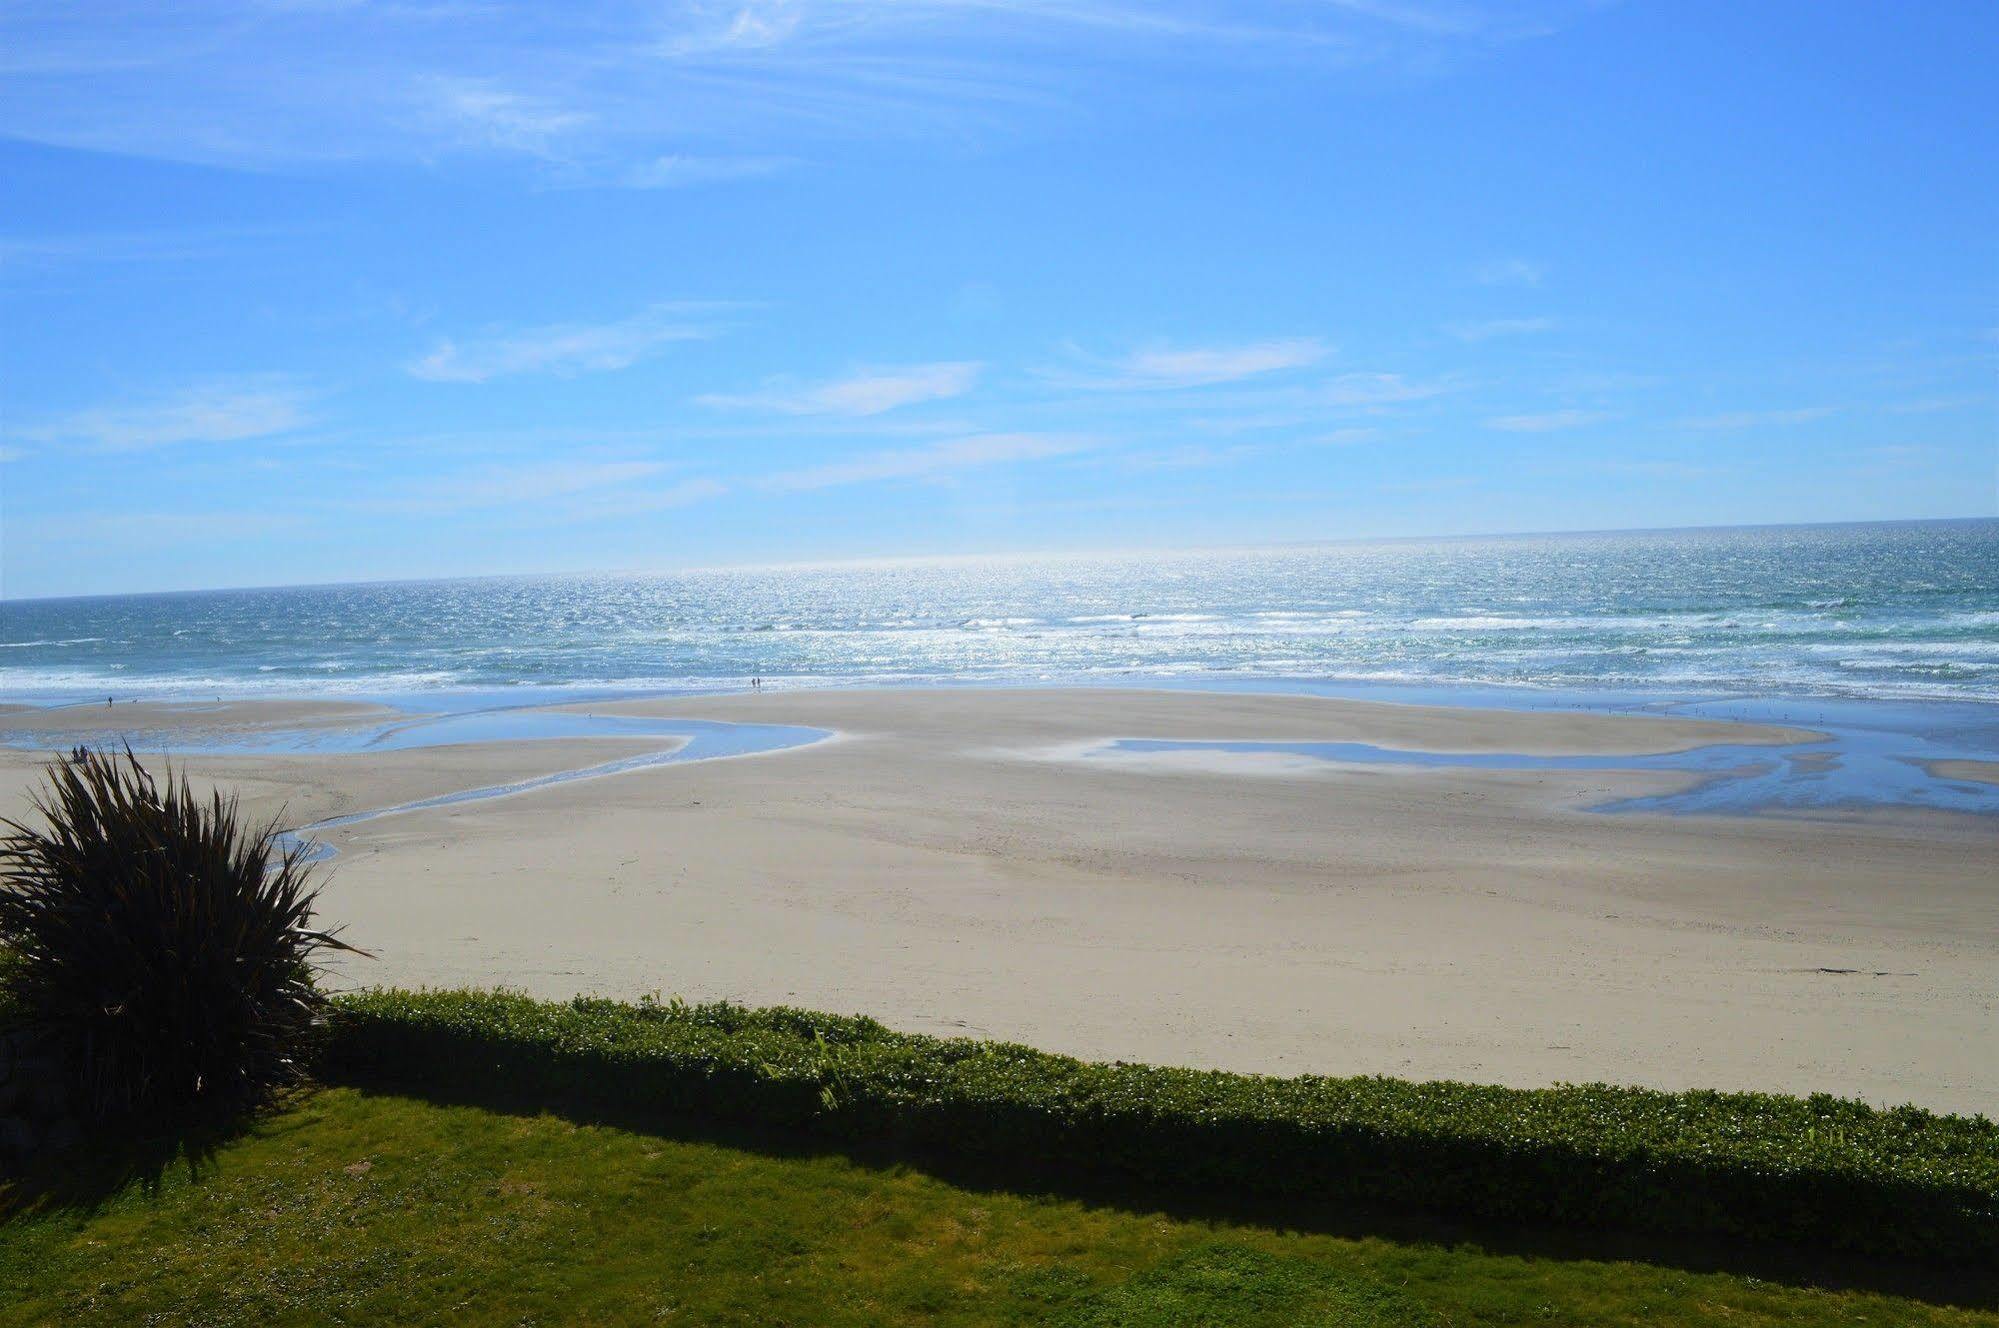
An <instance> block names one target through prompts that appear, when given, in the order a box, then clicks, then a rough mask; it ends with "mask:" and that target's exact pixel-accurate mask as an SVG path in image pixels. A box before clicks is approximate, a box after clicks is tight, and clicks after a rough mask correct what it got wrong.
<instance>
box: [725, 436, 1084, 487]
mask: <svg viewBox="0 0 1999 1328" xmlns="http://www.w3.org/2000/svg"><path fill="white" fill-rule="evenodd" d="M1092 445H1093V444H1092V443H1091V442H1090V441H1089V440H1087V439H1081V438H1074V437H1065V436H1062V435H1057V434H1036V433H989V434H977V435H974V436H973V437H970V438H955V439H952V440H950V441H949V442H943V443H936V444H933V445H931V446H929V447H912V448H901V449H896V450H890V451H881V452H869V453H866V454H865V455H862V456H857V457H852V458H849V459H847V460H844V461H830V462H827V463H825V464H824V465H818V466H807V467H804V468H802V469H799V470H790V471H785V472H782V473H780V474H777V475H773V476H771V477H769V478H768V479H767V480H765V481H764V486H765V487H766V488H770V489H776V490H780V491H786V492H790V491H796V490H801V489H827V488H832V487H834V486H836V485H842V484H864V483H868V482H871V481H880V480H919V479H940V478H943V477H945V476H947V475H950V474H953V473H955V472H957V471H962V470H971V469H976V468H979V467H984V466H998V465H1005V464H1009V463H1012V462H1020V461H1043V460H1047V459H1049V458H1051V457H1061V456H1069V455H1072V454H1074V453H1077V452H1082V451H1085V450H1087V449H1088V448H1090V447H1091V446H1092Z"/></svg>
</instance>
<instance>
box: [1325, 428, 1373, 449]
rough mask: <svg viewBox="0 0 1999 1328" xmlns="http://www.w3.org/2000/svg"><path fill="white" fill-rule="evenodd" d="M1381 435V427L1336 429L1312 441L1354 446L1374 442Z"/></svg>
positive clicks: (1330, 444) (1334, 445) (1326, 444)
mask: <svg viewBox="0 0 1999 1328" xmlns="http://www.w3.org/2000/svg"><path fill="white" fill-rule="evenodd" d="M1380 437H1382V432H1381V430H1379V429H1368V428H1356V429H1334V430H1332V431H1331V432H1330V433H1322V434H1320V435H1319V436H1318V437H1316V438H1314V439H1313V440H1312V441H1313V442H1315V443H1321V444H1324V445H1325V446H1328V447H1354V446H1357V445H1358V444H1361V443H1371V442H1374V441H1375V440H1376V439H1378V438H1380Z"/></svg>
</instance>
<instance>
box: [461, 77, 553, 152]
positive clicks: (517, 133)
mask: <svg viewBox="0 0 1999 1328" xmlns="http://www.w3.org/2000/svg"><path fill="white" fill-rule="evenodd" d="M422 87H423V99H424V100H425V101H426V103H427V105H428V108H429V113H430V114H431V115H433V116H434V117H436V118H437V119H438V120H439V121H440V122H441V123H442V125H443V126H444V132H445V133H446V135H447V136H454V137H457V138H459V139H461V140H463V141H464V142H466V143H468V144H470V145H471V146H474V147H481V148H497V149H501V150H503V151H508V152H524V153H527V154H529V155H531V156H537V157H547V156H552V155H554V154H555V152H556V149H557V147H558V146H559V145H560V144H561V143H562V141H563V140H565V139H566V138H569V137H570V136H572V135H574V134H576V133H577V132H578V131H580V130H582V129H584V128H586V127H587V126H588V125H589V124H590V123H591V120H592V118H593V117H592V116H591V115H590V114H589V113H588V112H586V111H582V110H578V109H575V108H572V107H567V106H564V105H562V104H561V103H560V102H558V101H556V100H554V99H552V98H550V97H548V96H545V95H535V94H531V93H524V92H519V91H514V90H512V89H509V88H506V87H502V86H500V85H499V84H497V83H495V82H494V81H493V80H491V79H474V78H451V77H434V78H428V79H425V80H423V83H422Z"/></svg>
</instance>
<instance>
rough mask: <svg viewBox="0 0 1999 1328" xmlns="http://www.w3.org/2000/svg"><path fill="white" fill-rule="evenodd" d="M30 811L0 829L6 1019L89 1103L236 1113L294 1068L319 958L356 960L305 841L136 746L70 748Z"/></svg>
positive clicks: (103, 1114) (307, 1028)
mask: <svg viewBox="0 0 1999 1328" xmlns="http://www.w3.org/2000/svg"><path fill="white" fill-rule="evenodd" d="M35 809H36V811H38V812H39V813H40V814H41V816H42V818H43V819H44V820H45V821H46V823H47V824H46V826H45V827H44V828H42V829H39V830H37V829H30V828H29V827H27V826H25V825H22V824H20V823H19V822H16V821H11V820H10V821H0V826H4V829H5V832H6V833H5V835H4V837H0V947H4V948H6V949H8V950H11V951H12V952H13V960H12V963H11V964H10V965H8V967H7V970H6V975H5V982H6V984H7V987H8V989H9V994H10V996H11V997H12V1002H11V1004H12V1009H11V1010H10V1012H9V1015H10V1020H11V1022H13V1023H14V1024H15V1025H16V1026H17V1027H18V1028H22V1029H24V1030H25V1031H27V1032H28V1033H29V1034H31V1035H32V1036H33V1038H34V1040H35V1041H36V1043H38V1044H39V1046H40V1048H41V1053H42V1055H43V1056H44V1057H45V1058H46V1059H47V1060H49V1061H50V1062H51V1063H53V1064H54V1065H55V1066H57V1067H59V1068H60V1071H61V1072H62V1073H63V1074H65V1075H66V1077H67V1078H68V1081H69V1082H68V1087H69V1091H70V1095H71V1099H72V1101H73V1103H74V1104H75V1106H76V1108H77V1109H79V1110H80V1111H82V1112H84V1113H86V1114H88V1115H89V1116H91V1117H94V1118H97V1119H105V1118H111V1117H119V1116H123V1115H126V1114H128V1113H134V1112H138V1113H146V1114H148V1115H157V1114H163V1113H164V1114H173V1113H179V1112H182V1111H187V1110H190V1109H194V1108H203V1109H206V1108H216V1109H220V1110H223V1111H230V1110H241V1109H247V1108H250V1107H254V1106H257V1105H260V1104H261V1103H263V1102H265V1101H267V1100H268V1099H269V1097H270V1096H271V1094H272V1093H273V1092H274V1091H275V1090H276V1089H278V1088H279V1087H280V1086H281V1085H283V1084H285V1083H287V1082H289V1081H291V1080H292V1079H294V1078H296V1076H297V1075H298V1073H299V1069H300V1062H301V1056H302V1053H303V1052H304V1050H305V1049H306V1047H307V1045H308V1041H309V1039H310V1037H311V1035H312V1033H313V1031H314V1029H315V1028H316V1027H317V1026H318V1024H319V1023H320V1020H321V1016H322V1014H323V1010H324V1002H323V998H322V997H321V995H320V992H319V989H318V987H317V986H316V985H315V983H314V976H315V971H316V970H315V967H314V962H313V961H314V957H315V956H316V955H317V954H318V953H319V952H321V951H324V950H346V951H350V952H355V953H358V951H354V947H352V946H350V945H348V944H346V943H345V942H344V941H341V940H339V939H337V938H336V937H335V936H334V935H333V934H332V933H329V932H325V931H317V930H314V929H313V928H312V926H311V922H312V912H313V902H314V899H315V897H316V895H317V893H318V890H317V888H316V887H315V886H314V885H313V884H312V882H311V880H310V876H311V872H310V869H309V867H308V866H307V864H306V862H305V860H304V858H303V856H302V853H301V848H300V847H299V846H298V845H295V844H294V845H286V844H285V843H284V842H283V841H282V840H281V839H280V838H279V835H278V832H277V827H276V824H275V822H274V823H272V824H271V825H268V826H265V827H264V828H263V829H261V830H250V829H246V828H245V827H244V826H243V824H242V823H241V821H240V818H239V816H238V813H237V805H236V799H235V798H234V797H233V796H231V797H228V798H224V797H223V795H222V794H221V793H220V792H216V793H213V794H211V795H210V796H209V797H207V798H205V799H204V798H201V797H198V796H197V795H196V794H195V792H194V790H193V789H192V788H191V787H190V786H189V784H188V782H187V779H186V777H185V776H184V775H177V774H176V773H175V772H173V771H172V770H171V769H169V770H168V771H167V773H166V776H165V779H164V781H163V782H160V781H155V780H154V778H153V777H152V776H151V775H150V774H148V773H147V772H146V770H145V769H144V768H143V767H142V766H141V765H140V764H139V762H138V760H137V758H135V757H134V756H133V755H132V752H131V750H130V749H129V748H127V749H126V750H125V751H124V752H123V753H122V754H121V753H109V754H107V753H103V752H92V751H88V750H85V749H84V748H81V747H79V748H77V749H76V750H75V751H74V752H72V753H71V754H70V755H68V756H66V757H59V758H57V760H56V761H55V762H54V763H53V764H52V765H51V766H50V768H49V771H48V785H47V787H46V789H45V790H44V791H43V792H41V793H40V794H39V795H37V797H36V799H35Z"/></svg>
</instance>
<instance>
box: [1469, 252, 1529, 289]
mask: <svg viewBox="0 0 1999 1328" xmlns="http://www.w3.org/2000/svg"><path fill="white" fill-rule="evenodd" d="M1472 275H1473V276H1475V277H1476V278H1477V279H1478V281H1479V284H1480V285H1484V286H1538V285H1540V284H1541V278H1543V277H1545V276H1547V275H1548V266H1547V264H1545V263H1536V262H1532V261H1530V260H1528V259H1525V258H1496V259H1493V260H1492V261H1491V262H1489V263H1481V264H1479V266H1478V268H1477V269H1476V270H1475V271H1474V272H1473V274H1472Z"/></svg>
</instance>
